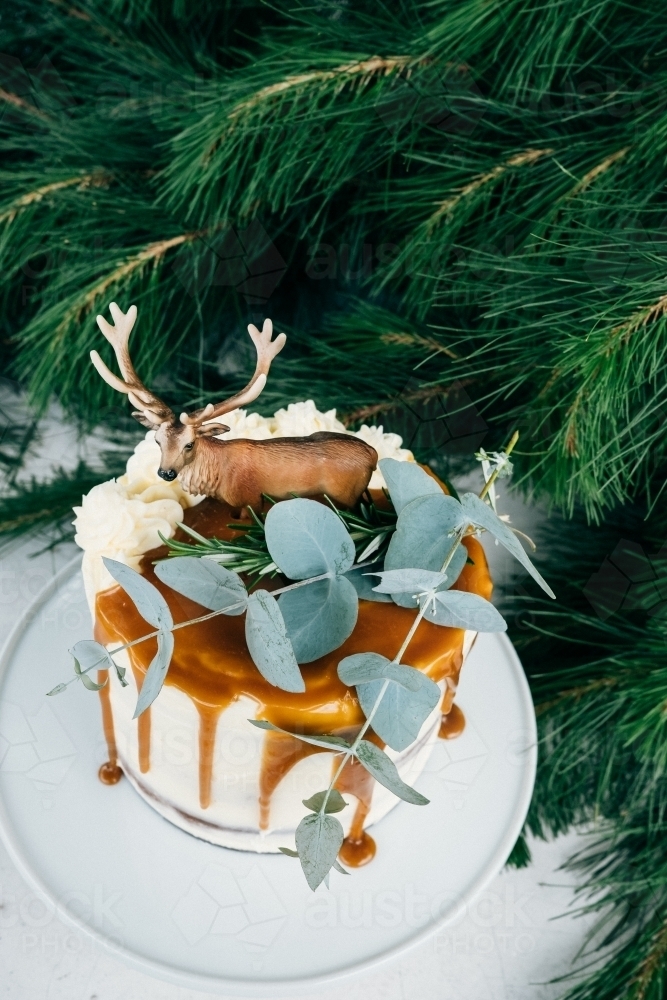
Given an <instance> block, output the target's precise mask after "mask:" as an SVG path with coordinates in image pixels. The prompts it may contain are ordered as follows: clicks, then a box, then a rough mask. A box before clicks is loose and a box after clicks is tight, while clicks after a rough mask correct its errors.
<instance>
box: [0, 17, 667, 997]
mask: <svg viewBox="0 0 667 1000" xmlns="http://www.w3.org/2000/svg"><path fill="white" fill-rule="evenodd" d="M0 39H1V40H0V52H2V53H3V54H2V55H1V56H0V150H1V161H0V162H1V166H0V315H1V316H2V341H1V345H0V358H1V363H2V367H3V372H4V373H5V375H7V376H9V377H12V378H15V379H18V380H19V381H20V382H21V383H23V384H24V385H25V386H27V387H28V388H29V391H30V394H31V398H32V402H33V405H34V407H35V413H36V414H39V413H40V412H43V411H44V409H45V408H46V406H47V405H48V404H49V401H50V400H52V399H53V398H54V397H56V398H57V399H58V400H59V401H60V402H61V403H62V405H63V406H64V408H65V410H66V412H67V413H68V414H69V415H70V416H71V417H72V418H73V419H75V420H77V421H78V422H79V423H80V425H81V427H82V428H83V429H90V428H93V427H96V426H102V427H104V428H106V429H107V430H109V429H113V430H114V433H121V434H124V433H126V432H127V433H129V432H128V427H129V418H128V417H127V416H126V415H122V416H121V415H120V414H121V410H122V407H119V405H118V399H117V398H114V394H113V392H112V390H110V389H108V387H106V386H105V385H104V383H103V382H102V381H101V380H100V379H99V377H98V376H97V375H96V374H95V372H94V371H93V369H92V367H91V365H90V363H89V361H88V351H89V350H90V348H91V347H93V346H96V347H99V346H100V336H99V334H98V332H97V330H96V327H95V323H94V317H95V314H96V313H98V312H101V311H103V310H105V309H106V308H107V306H108V303H109V301H111V300H113V299H116V300H117V301H118V302H119V303H120V304H121V305H122V306H123V307H124V308H127V306H128V305H129V304H130V303H131V302H136V303H137V305H138V307H139V317H140V318H139V322H138V325H137V329H136V333H135V334H134V335H133V339H134V346H133V355H134V359H135V362H136V364H137V367H138V369H139V371H140V372H141V373H142V375H143V376H144V377H145V379H146V381H147V382H150V383H151V384H153V385H154V386H155V387H156V388H157V389H158V390H159V391H160V392H161V393H163V394H164V395H165V396H167V398H168V399H169V401H170V402H172V403H175V404H178V405H180V406H181V407H185V406H195V405H199V404H200V403H201V402H202V401H205V400H207V399H209V398H214V397H220V396H221V395H227V394H228V393H230V392H231V391H233V390H234V389H236V388H238V386H239V384H241V383H242V380H243V375H245V374H246V372H247V370H248V369H249V368H250V365H251V359H250V357H249V355H248V354H247V353H246V352H245V349H244V348H243V346H240V345H242V344H243V340H242V339H241V338H243V336H244V334H243V332H242V331H243V328H244V326H245V324H246V323H247V322H248V321H249V320H256V319H257V318H262V317H263V316H264V315H265V314H267V313H269V314H270V315H271V316H272V317H273V319H274V321H275V322H276V324H277V325H279V326H280V328H282V329H285V330H286V331H287V332H288V334H289V339H288V346H287V348H286V350H285V352H284V353H283V355H281V358H280V362H279V363H278V364H276V366H275V368H274V371H273V372H272V375H271V379H270V382H269V386H268V387H267V390H266V391H265V393H264V395H263V397H262V400H261V402H262V407H263V409H264V411H265V412H271V411H273V409H275V408H276V406H277V405H281V404H285V403H287V402H289V401H290V400H293V399H299V398H313V399H315V401H316V402H317V404H318V406H319V407H320V408H325V407H330V406H336V407H337V408H338V411H339V414H343V416H344V417H345V419H346V421H347V423H348V424H349V425H350V426H353V425H356V424H358V423H360V422H361V421H364V420H365V421H367V422H368V421H370V422H373V421H376V422H383V423H384V424H385V427H388V428H390V429H395V430H397V431H399V432H402V433H403V434H404V435H406V436H407V437H409V439H410V442H409V443H411V445H412V446H413V447H414V449H415V450H416V452H417V454H418V456H419V457H420V458H423V459H428V460H430V461H432V462H434V463H435V464H436V465H438V463H439V466H440V467H441V469H442V471H444V472H447V471H448V469H449V468H450V467H451V465H452V463H453V461H454V459H453V457H452V455H453V453H455V452H456V448H453V447H445V448H444V449H443V440H444V438H446V437H447V436H449V438H451V436H452V427H453V426H454V425H455V424H456V418H457V415H458V417H460V418H461V419H462V421H463V430H462V431H461V432H460V434H459V437H460V438H461V441H460V443H463V442H465V440H466V437H465V425H466V420H468V419H469V417H470V413H471V412H474V414H476V415H477V416H476V418H475V419H477V420H478V421H479V420H481V421H482V422H483V424H484V425H486V427H488V435H487V437H486V438H485V442H484V443H485V445H486V446H487V447H489V446H491V447H499V446H500V445H501V443H502V442H503V440H504V439H506V437H507V435H508V432H509V431H510V430H511V429H513V428H514V427H518V428H519V430H520V431H521V440H520V444H519V447H518V449H517V451H515V453H514V456H513V457H516V460H517V472H518V476H517V478H518V480H519V482H520V483H521V484H522V486H523V488H524V489H525V490H526V491H528V492H530V493H531V494H533V495H538V496H543V497H545V498H546V499H547V500H548V501H549V503H550V504H551V505H552V507H553V508H554V510H558V511H560V513H561V514H562V515H564V516H565V518H569V519H571V520H570V522H569V523H568V522H567V521H564V520H561V521H557V522H555V523H557V525H558V528H557V530H556V529H554V537H553V538H552V539H551V542H550V544H549V545H547V546H546V549H545V557H544V558H545V565H544V566H543V571H544V573H545V575H547V577H548V578H549V579H550V580H551V581H552V582H553V581H554V580H556V581H558V582H559V587H558V588H557V589H558V593H559V597H560V602H559V607H558V610H556V611H554V610H553V609H548V610H547V609H546V608H545V609H540V606H539V605H535V604H534V603H532V604H531V608H532V610H530V611H529V612H526V614H527V615H528V617H527V618H526V619H525V622H524V624H525V627H522V628H519V627H517V628H515V639H516V641H517V642H519V643H520V644H521V647H522V656H523V658H524V662H525V663H526V666H527V670H528V672H529V674H530V677H531V683H532V685H533V690H534V694H535V699H536V702H537V704H538V710H539V713H540V720H541V726H542V735H543V745H542V753H541V765H540V775H539V780H538V786H537V790H536V795H535V800H534V804H533V809H532V812H531V817H530V821H529V825H530V827H531V828H532V830H533V831H534V832H537V833H541V834H547V833H549V832H558V831H560V830H563V829H565V828H567V827H568V826H569V825H571V824H573V823H581V822H594V823H595V828H596V830H597V831H598V836H599V845H598V846H597V847H595V848H591V849H590V850H589V851H588V853H586V854H585V855H584V856H582V857H580V858H578V859H576V860H574V861H573V865H574V866H575V867H577V868H578V869H579V870H580V871H581V872H582V873H583V874H584V876H585V878H586V879H588V882H587V883H586V884H587V885H588V886H589V887H590V888H591V890H595V891H597V893H598V894H597V896H595V897H594V905H595V906H596V907H598V908H600V910H601V913H602V916H603V920H604V921H605V922H604V930H603V931H602V932H601V933H602V941H603V946H604V947H609V948H611V950H612V952H613V956H614V957H613V959H610V960H609V961H608V962H607V964H606V965H605V966H604V967H603V968H602V970H601V971H600V970H598V971H595V967H594V966H591V967H588V968H587V970H586V972H585V975H584V978H583V979H582V980H580V982H579V985H575V986H573V987H572V988H573V989H574V993H573V996H576V997H578V998H584V997H589V996H590V997H596V998H598V1000H599V998H606V997H609V998H612V997H613V998H615V997H637V998H645V997H646V998H653V997H655V998H658V997H662V996H663V995H664V992H665V985H664V970H665V955H667V894H666V890H665V886H666V885H667V852H666V851H665V849H664V847H663V846H662V844H663V843H664V839H665V838H664V834H665V802H666V801H667V798H666V795H667V785H666V784H665V780H666V779H665V766H666V764H667V753H666V749H665V748H666V747H667V741H666V733H665V718H666V716H665V711H664V706H665V704H666V703H667V702H666V700H665V699H666V697H667V688H666V687H665V683H666V677H667V674H665V668H666V662H665V652H666V648H667V647H666V646H665V638H664V618H663V615H662V611H663V603H664V602H666V601H667V584H665V578H666V577H667V571H665V566H664V560H661V559H657V558H656V559H654V562H653V566H652V568H651V570H650V573H652V574H653V576H651V575H650V573H649V572H648V571H646V572H644V579H643V580H639V579H638V580H637V581H636V582H638V583H644V584H646V586H647V587H648V586H649V584H650V587H651V588H653V589H652V590H651V594H652V595H653V596H652V597H651V599H650V600H649V599H648V598H647V599H646V600H644V599H640V598H637V596H636V593H635V601H634V607H633V606H631V604H629V603H628V602H627V601H626V604H625V610H624V609H623V608H622V609H621V610H620V611H618V610H616V608H615V607H614V609H613V610H614V614H612V613H611V612H609V614H606V613H604V614H603V615H602V617H600V615H599V614H598V615H594V614H592V613H591V605H590V603H589V602H587V601H586V599H585V597H584V596H583V589H584V588H585V586H586V582H587V581H588V580H589V578H590V577H591V574H594V573H595V572H596V571H597V570H598V569H599V567H600V565H601V564H602V562H603V560H604V558H605V556H606V555H608V553H609V552H610V551H611V550H612V549H614V546H615V545H617V543H618V540H619V538H622V539H625V540H626V542H625V543H623V544H634V545H635V547H636V546H640V547H642V548H643V551H644V552H648V553H649V554H651V553H655V552H657V551H658V550H659V549H660V547H661V545H662V542H663V540H664V537H665V521H666V520H667V518H665V513H664V494H663V492H662V491H663V487H664V483H665V473H664V464H665V457H666V455H665V452H666V448H667V445H666V440H667V438H666V435H665V403H666V401H667V380H666V378H665V364H666V358H665V352H666V350H667V318H666V312H667V284H666V280H665V272H666V265H667V198H666V195H665V166H666V158H667V68H666V66H667V64H666V63H665V50H666V47H667V10H666V9H665V7H664V5H663V4H661V3H657V2H656V0H640V2H638V3H632V4H631V3H626V2H621V0H576V2H575V0H558V2H550V3H547V4H544V3H537V2H536V0H429V2H423V0H396V2H392V3H379V2H377V0H372V2H369V0H358V2H355V3H351V2H346V0H332V2H328V0H321V2H318V3H316V4H305V3H300V2H295V3H290V4H284V3H281V2H278V3H273V4H268V3H259V2H254V0H243V2H242V0H237V2H231V0H218V2H213V0H191V2H189V3H187V4H186V3H184V2H183V0H152V2H150V0H105V2H104V3H102V2H100V0H73V2H69V0H68V2H64V0H32V2H30V3H27V2H25V0H5V2H4V3H3V5H2V10H1V11H0ZM107 360H109V361H110V357H109V356H108V355H107ZM31 427H32V425H27V426H26V428H21V429H18V430H17V428H13V429H10V430H8V431H7V434H6V436H5V440H4V442H2V444H1V445H0V462H2V463H3V465H4V467H5V468H6V470H7V485H6V489H5V494H4V498H3V500H2V506H1V508H0V529H2V530H3V531H4V533H5V535H6V536H7V537H14V536H15V535H16V534H17V533H18V532H25V531H28V530H34V529H35V528H39V529H43V528H44V527H45V526H46V525H48V524H50V523H51V524H52V523H54V522H55V523H56V524H58V525H62V522H63V519H64V518H65V517H66V513H67V511H68V510H69V508H70V507H71V505H72V503H76V502H78V500H79V497H80V495H81V492H82V491H85V490H86V489H88V488H90V486H91V485H92V484H93V483H94V482H95V481H96V480H97V479H98V478H100V477H101V476H103V475H106V476H108V475H110V474H113V473H114V472H115V471H116V468H115V466H114V464H113V463H114V461H117V459H115V460H114V459H113V458H111V457H110V458H109V459H108V464H107V465H106V468H105V469H104V470H100V469H89V468H87V467H84V466H81V467H80V468H79V469H78V470H76V472H75V473H67V474H64V473H63V474H62V475H60V476H56V477H55V479H54V481H53V482H52V483H50V484H49V483H32V484H28V485H26V484H25V483H23V484H22V485H17V483H20V479H17V477H16V472H17V468H18V459H17V454H20V452H21V441H22V440H23V439H24V438H23V437H22V435H27V437H25V440H27V439H28V438H29V436H30V434H31V433H32V431H31ZM443 428H445V429H444V430H443ZM477 428H478V429H479V423H478V425H477ZM469 429H470V428H469ZM469 443H470V442H469V441H468V444H469ZM450 445H451V441H450ZM56 537H60V536H59V535H56ZM633 551H635V552H636V551H637V550H636V548H635V549H634V550H633ZM646 565H647V564H646ZM565 567H567V572H565ZM642 572H643V571H642ZM639 576H641V572H640V573H639ZM635 590H636V588H635ZM656 595H657V596H656ZM536 608H537V610H536ZM598 610H599V609H598ZM522 614H523V612H522V611H521V609H520V608H519V609H518V610H516V615H517V616H518V617H517V619H516V620H517V622H520V621H524V619H523V618H522V617H521V615H522ZM564 664H566V665H565V666H564ZM515 860H517V861H521V860H523V861H525V860H526V854H525V850H524V848H523V847H522V846H521V845H520V846H519V847H518V848H517V851H516V852H515ZM595 954H597V955H599V954H600V953H595ZM564 989H565V987H564Z"/></svg>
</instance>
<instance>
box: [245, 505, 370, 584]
mask: <svg viewBox="0 0 667 1000" xmlns="http://www.w3.org/2000/svg"><path fill="white" fill-rule="evenodd" d="M264 530H265V537H266V544H267V547H268V550H269V552H270V554H271V558H272V559H273V561H274V562H275V563H276V565H277V566H279V567H280V570H281V572H282V573H284V575H285V576H286V577H288V579H290V580H307V579H308V578H309V577H311V576H320V575H321V574H322V573H333V574H335V575H340V574H341V573H346V572H347V571H348V570H349V569H350V567H351V566H352V564H353V562H354V557H355V548H354V542H353V541H352V539H351V538H350V535H349V533H348V531H347V528H346V527H345V525H344V524H343V522H342V521H341V519H340V518H339V517H338V515H337V514H335V513H334V511H333V510H331V508H330V507H325V506H324V504H321V503H317V501H316V500H304V499H295V500H284V501H282V503H277V504H275V505H274V506H273V507H272V508H271V510H270V511H269V512H268V514H267V515H266V522H265V525H264Z"/></svg>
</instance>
